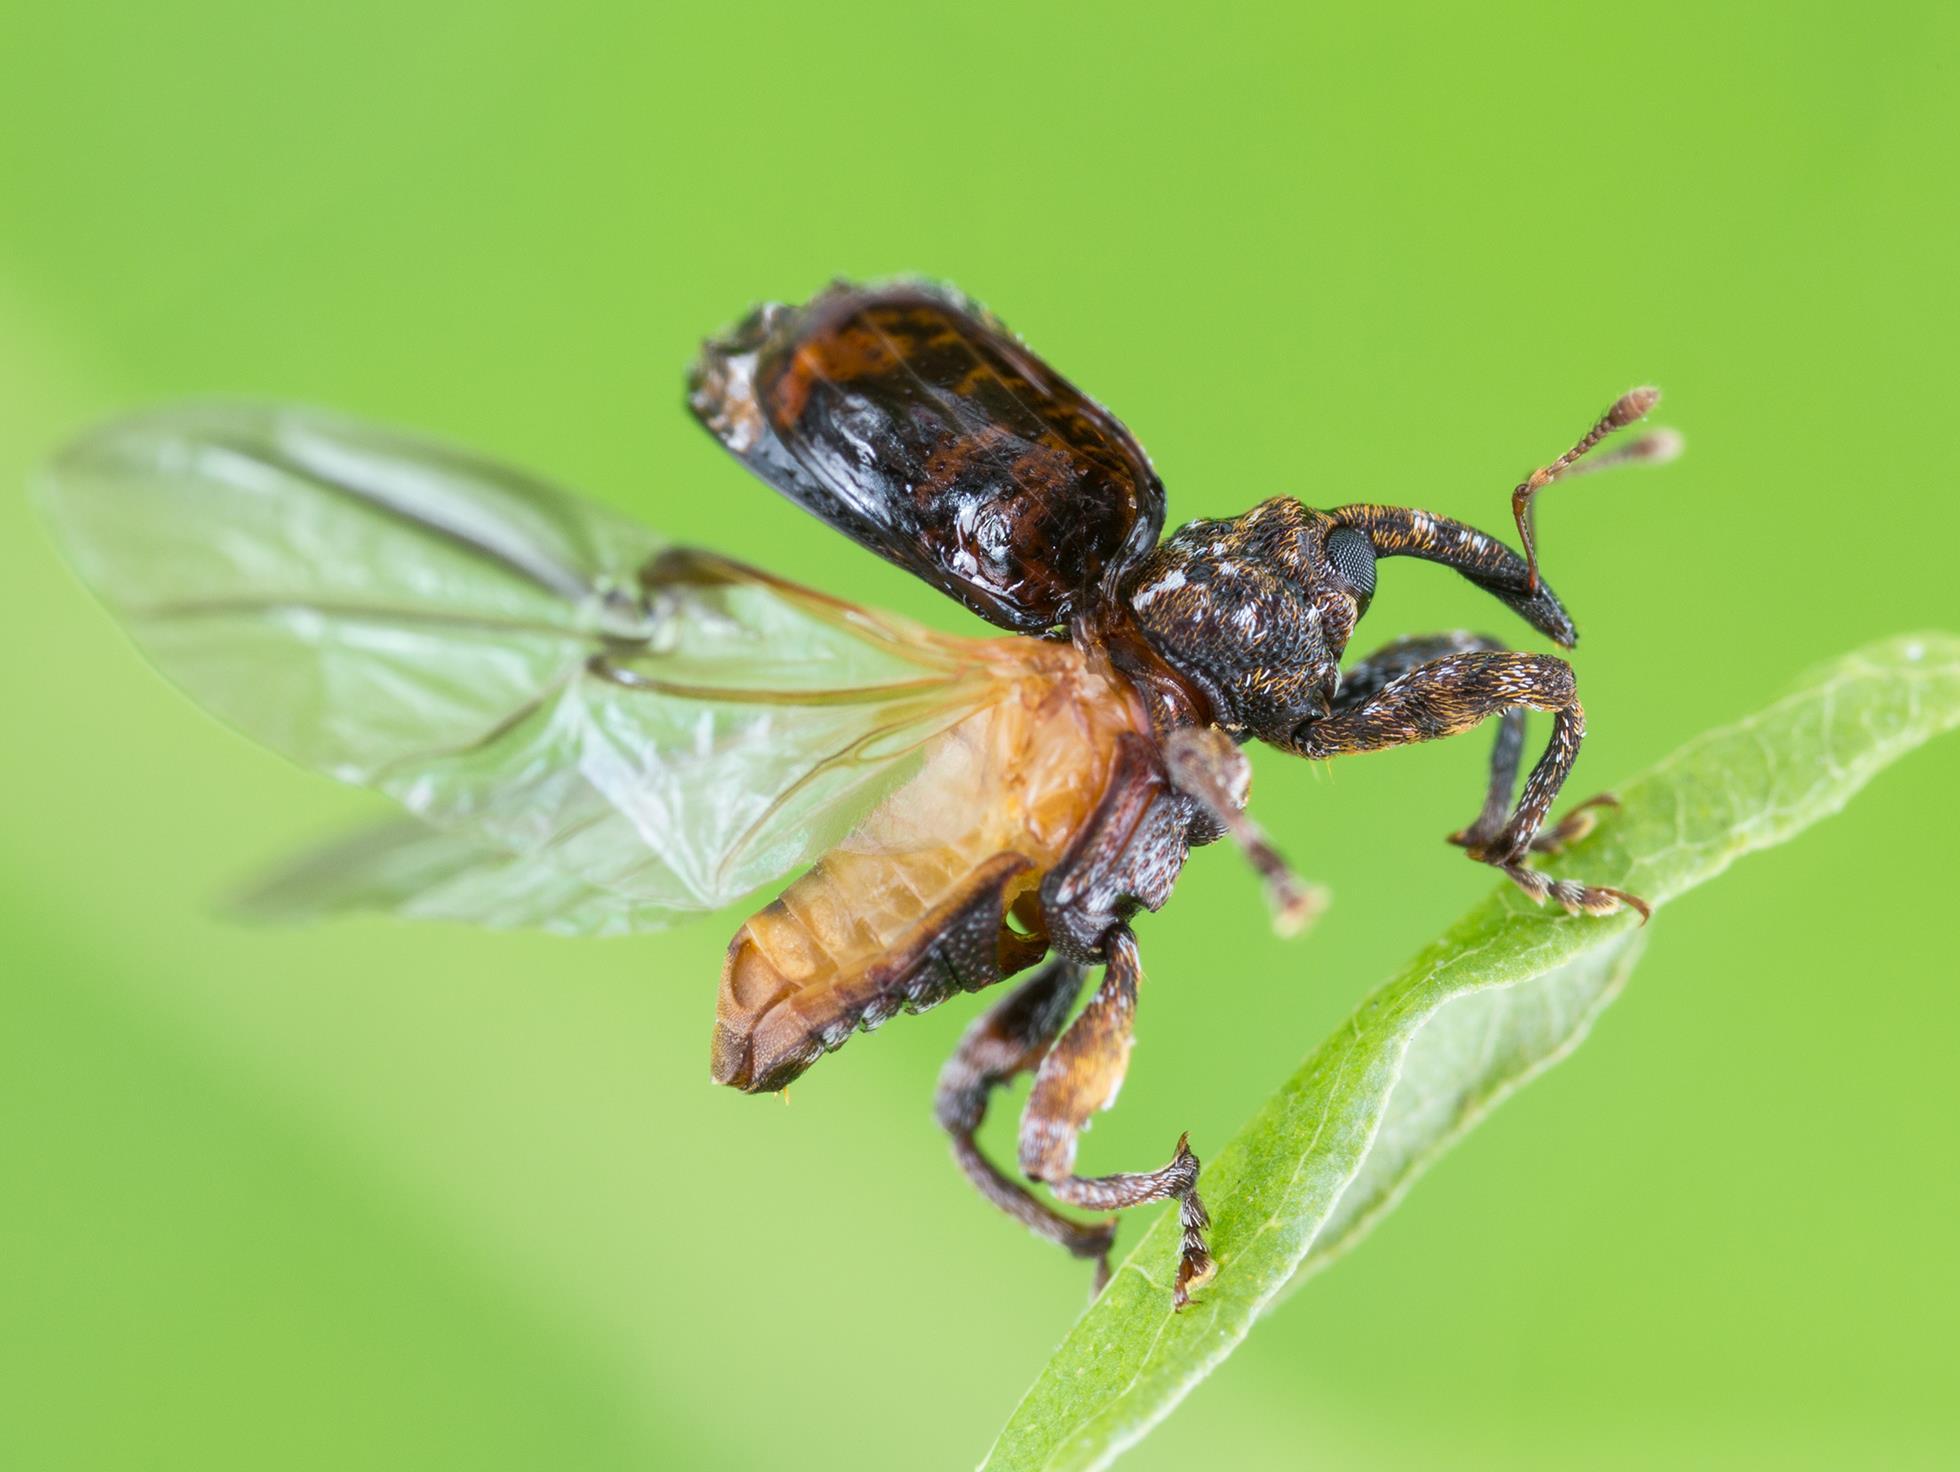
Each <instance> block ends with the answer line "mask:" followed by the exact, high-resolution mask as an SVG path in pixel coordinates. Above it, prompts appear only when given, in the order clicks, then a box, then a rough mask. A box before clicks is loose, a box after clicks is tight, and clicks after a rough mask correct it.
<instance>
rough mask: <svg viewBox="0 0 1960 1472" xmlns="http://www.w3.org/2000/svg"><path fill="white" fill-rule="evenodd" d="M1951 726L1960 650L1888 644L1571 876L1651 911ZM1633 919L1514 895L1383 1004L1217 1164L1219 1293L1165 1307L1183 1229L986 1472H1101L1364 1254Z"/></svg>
mask: <svg viewBox="0 0 1960 1472" xmlns="http://www.w3.org/2000/svg"><path fill="white" fill-rule="evenodd" d="M1956 723H1960V638H1955V637H1954V636H1952V635H1947V634H1922V635H1913V636H1909V637H1903V638H1898V639H1893V640H1889V641H1887V642H1885V643H1882V644H1878V645H1874V646H1872V647H1869V648H1867V649H1863V650H1860V651H1858V652H1857V653H1855V654H1851V655H1848V656H1846V657H1845V658H1843V659H1841V660H1839V661H1837V662H1836V663H1834V664H1831V665H1829V666H1827V667H1825V668H1823V669H1821V670H1819V671H1818V672H1816V673H1815V674H1814V675H1813V676H1811V677H1810V678H1809V679H1808V680H1806V681H1805V682H1804V684H1803V685H1802V686H1801V688H1799V689H1798V690H1797V691H1796V692H1795V693H1794V694H1792V695H1790V696H1788V697H1786V698H1785V699H1783V700H1781V701H1779V702H1777V703H1776V704H1775V705H1772V706H1770V707H1769V708H1768V709H1767V710H1765V711H1763V712H1761V713H1760V714H1758V715H1756V716H1753V717H1751V718H1749V719H1748V720H1745V721H1742V722H1739V723H1738V724H1736V725H1733V726H1729V727H1725V728H1724V729H1721V730H1718V731H1713V732H1710V733H1708V734H1707V735H1705V736H1702V737H1700V738H1699V739H1697V740H1695V741H1692V742H1690V743H1689V744H1688V745H1687V746H1685V747H1683V748H1681V750H1679V751H1677V752H1676V753H1674V755H1672V756H1670V757H1669V758H1667V759H1666V760H1665V761H1663V762H1661V763H1660V764H1659V765H1658V766H1656V767H1654V768H1653V769H1652V770H1650V771H1648V772H1647V773H1645V774H1644V775H1642V776H1640V777H1638V778H1636V779H1635V780H1633V781H1632V782H1629V783H1627V784H1625V785H1624V786H1623V787H1621V788H1620V790H1619V792H1620V798H1621V801H1622V807H1621V808H1620V810H1619V812H1618V813H1617V814H1609V815H1608V816H1607V818H1606V819H1605V821H1603V822H1602V823H1601V825H1600V828H1599V830H1598V831H1597V832H1596V833H1595V834H1594V835H1593V837H1592V838H1590V839H1589V840H1588V841H1587V842H1586V843H1584V844H1583V845H1581V846H1580V849H1579V855H1580V857H1579V858H1578V860H1577V862H1576V863H1574V865H1573V871H1574V872H1575V873H1579V874H1583V875H1584V877H1585V878H1586V879H1588V880H1589V881H1591V882H1593V883H1597V884H1610V885H1613V886H1616V887H1619V888H1624V889H1628V890H1631V891H1632V892H1634V893H1635V894H1639V895H1642V896H1644V897H1645V898H1646V899H1648V900H1649V901H1651V902H1652V903H1653V904H1654V905H1655V906H1656V907H1657V908H1658V907H1660V906H1662V905H1665V904H1666V903H1667V902H1669V901H1670V900H1672V899H1674V898H1675V897H1677V896H1679V895H1681V894H1683V893H1685V892H1686V891H1688V890H1690V889H1692V888H1694V887H1695V886H1696V885H1698V884H1701V883H1702V882H1704V881H1705V880H1708V879H1711V878H1713V877H1714V876H1715V875H1717V874H1719V873H1721V872H1722V871H1723V870H1724V869H1726V868H1727V867H1728V866H1729V865H1730V864H1731V863H1733V862H1734V861H1735V860H1736V859H1737V858H1739V857H1741V856H1742V855H1743V854H1746V853H1750V852H1753V851H1754V850H1756V849H1760V848H1767V847H1769V846H1770V845H1771V844H1776V843H1781V842H1783V841H1784V840H1785V839H1788V838H1790V837H1792V836H1794V835H1795V834H1797V833H1798V832H1800V831H1802V830H1803V829H1804V828H1807V827H1809V826H1810V825H1811V824H1812V823H1814V822H1816V821H1817V820H1818V819H1820V818H1824V817H1828V816H1829V815H1830V814H1832V813H1835V812H1837V811H1838V810H1839V809H1840V808H1842V807H1843V806H1844V805H1845V803H1846V802H1847V801H1849V800H1850V798H1851V796H1852V794H1853V793H1855V792H1857V791H1858V789H1859V788H1860V787H1862V786H1864V784H1865V783H1866V782H1867V781H1869V780H1870V779H1871V777H1872V776H1873V774H1875V773H1876V772H1878V771H1879V770H1880V769H1881V768H1883V767H1885V766H1886V765H1888V764H1889V763H1891V762H1892V761H1894V760H1896V759H1897V758H1898V757H1900V756H1902V755H1904V754H1905V753H1906V752H1908V751H1910V750H1912V749H1913V748H1914V747H1916V746H1919V745H1920V744H1922V743H1923V742H1925V741H1928V740H1930V739H1931V738H1932V737H1934V736H1936V735H1939V734H1941V733H1942V732H1945V731H1947V730H1949V729H1951V728H1952V727H1953V726H1954V725H1955V724H1956ZM1640 942H1641V932H1640V931H1639V929H1638V928H1637V920H1636V919H1635V918H1634V917H1633V916H1630V915H1620V916H1615V917H1613V918H1610V919H1606V920H1594V919H1588V918H1584V917H1578V918H1575V917H1571V916H1567V915H1563V914H1558V913H1548V912H1546V911H1544V910H1539V909H1535V908H1533V907H1532V906H1531V905H1530V904H1529V903H1528V902H1526V901H1525V900H1524V899H1523V897H1522V896H1521V895H1519V894H1517V893H1516V892H1515V891H1514V890H1512V889H1510V888H1509V887H1508V886H1507V887H1506V888H1505V889H1504V890H1502V891H1500V892H1498V893H1497V894H1494V895H1493V896H1491V898H1489V899H1488V900H1486V901H1485V902H1483V903H1482V904H1480V905H1478V906H1477V907H1476V908H1475V909H1473V910H1472V911H1471V912H1470V913H1469V914H1467V915H1465V916H1464V917H1463V918H1462V919H1461V920H1459V921H1457V923H1456V924H1454V925H1453V926H1451V927H1450V928H1449V930H1448V931H1446V932H1445V933H1444V934H1443V936H1442V937H1441V938H1440V939H1438V940H1437V941H1435V942H1434V943H1433V944H1431V945H1430V946H1429V947H1427V948H1426V949H1425V950H1424V951H1423V952H1422V953H1421V954H1420V955H1419V956H1417V957H1416V959H1415V960H1414V962H1413V963H1411V964H1410V966H1409V967H1408V969H1407V970H1405V971H1403V972H1402V973H1401V974H1400V975H1399V976H1397V977H1395V978H1394V979H1393V980H1391V981H1390V982H1388V983H1387V984H1386V985H1385V986H1383V987H1381V988H1380V989H1378V990H1377V991H1376V992H1374V993H1373V994H1372V995H1371V996H1369V997H1368V998H1367V999H1366V1000H1365V1001H1363V1002H1362V1004H1361V1005H1360V1007H1359V1008H1357V1009H1356V1010H1355V1012H1354V1013H1353V1015H1352V1016H1351V1017H1350V1018H1349V1019H1348V1020H1347V1022H1346V1023H1344V1024H1343V1025H1342V1026H1341V1027H1340V1028H1338V1029H1337V1030H1336V1031H1335V1033H1334V1035H1333V1036H1332V1037H1331V1038H1329V1039H1328V1040H1327V1041H1326V1042H1325V1043H1323V1044H1322V1045H1321V1046H1320V1047H1319V1048H1318V1049H1317V1050H1316V1051H1315V1052H1314V1053H1313V1054H1312V1056H1310V1057H1309V1058H1308V1059H1307V1060H1306V1062H1305V1063H1304V1064H1302V1065H1301V1067H1300V1069H1299V1071H1298V1072H1296V1073H1295V1074H1294V1075H1293V1076H1292V1077H1291V1078H1290V1079H1288V1080H1287V1081H1286V1083H1285V1084H1284V1085H1282V1086H1281V1088H1280V1089H1279V1091H1278V1092H1277V1093H1276V1094H1274V1095H1273V1097H1272V1098H1271V1099H1269V1100H1268V1101H1267V1102H1266V1104H1265V1105H1264V1106H1263V1107H1262V1108H1261V1109H1260V1111H1259V1112H1258V1114H1257V1115H1255V1116H1254V1118H1253V1119H1252V1121H1251V1123H1250V1124H1248V1125H1247V1126H1246V1127H1245V1129H1243V1130H1242V1131H1240V1133H1239V1135H1238V1136H1237V1138H1235V1139H1234V1140H1232V1141H1231V1143H1229V1144H1228V1145H1227V1146H1226V1147H1225V1148H1224V1149H1222V1150H1221V1151H1219V1152H1218V1154H1217V1156H1216V1157H1215V1158H1214V1159H1211V1160H1208V1161H1207V1162H1206V1165H1205V1173H1204V1188H1205V1201H1206V1204H1207V1206H1209V1208H1210V1209H1211V1213H1212V1218H1213V1222H1214V1228H1213V1233H1212V1251H1213V1254H1214V1255H1215V1256H1216V1258H1217V1260H1218V1275H1217V1277H1216V1278H1214V1279H1213V1280H1212V1282H1211V1283H1210V1284H1209V1285H1208V1286H1207V1287H1206V1288H1205V1289H1204V1290H1203V1292H1202V1294H1201V1296H1200V1297H1199V1298H1198V1300H1197V1301H1196V1302H1194V1303H1193V1304H1192V1306H1191V1307H1190V1308H1188V1309H1186V1310H1185V1311H1184V1312H1183V1313H1181V1314H1173V1313H1172V1312H1171V1307H1170V1303H1171V1279H1172V1274H1173V1271H1174V1268H1175V1265H1176V1260H1177V1250H1178V1226H1177V1220H1176V1215H1175V1213H1167V1214H1166V1215H1164V1216H1163V1217H1161V1218H1160V1219H1159V1220H1158V1221H1157V1222H1156V1224H1155V1225H1154V1226H1153V1227H1152V1229H1151V1230H1150V1231H1149V1232H1148V1233H1146V1234H1145V1235H1144V1237H1143V1239H1142V1240H1141V1241H1140V1242H1139V1243H1138V1244H1137V1247H1136V1250H1135V1251H1134V1252H1132V1253H1131V1255H1130V1256H1129V1258H1128V1259H1127V1260H1126V1261H1125V1262H1124V1263H1123V1265H1122V1266H1121V1267H1120V1268H1119V1269H1118V1270H1117V1272H1116V1275H1115V1277H1114V1278H1113V1279H1112V1280H1111V1282H1110V1284H1109V1287H1108V1288H1107V1289H1106V1290H1105V1291H1104V1292H1103V1294H1102V1296H1101V1297H1100V1298H1098V1299H1097V1300H1096V1302H1095V1303H1094V1304H1092V1305H1091V1306H1090V1307H1089V1309H1088V1310H1087V1311H1086V1312H1085V1313H1084V1314H1083V1316H1082V1317H1081V1319H1079V1320H1078V1321H1077V1322H1076V1324H1075V1326H1074V1328H1073V1329H1072V1330H1071V1331H1070V1332H1069V1334H1068V1337H1067V1338H1066V1339H1064V1340H1063V1341H1062V1344H1061V1346H1060V1348H1059V1349H1058V1350H1057V1351H1056V1353H1055V1356H1054V1358H1053V1359H1051V1360H1050V1361H1049V1363H1048V1365H1047V1367H1046V1368H1045V1369H1043V1371H1042V1372H1041V1374H1040V1376H1039V1378H1037V1379H1036V1381H1035V1383H1034V1385H1033V1386H1032V1387H1031V1388H1030V1389H1029V1391H1028V1393H1027V1395H1026V1396H1025V1397H1024V1398H1023V1399H1022V1401H1021V1403H1020V1405H1019V1406H1017V1407H1016V1408H1015V1410H1014V1413H1013V1415H1012V1417H1011V1418H1010V1419H1009V1420H1008V1423H1007V1425H1006V1427H1005V1428H1004V1429H1003V1430H1002V1432H1001V1434H1000V1437H999V1440H997V1441H996V1442H995V1444H994V1447H993V1450H992V1451H991V1452H990V1453H989V1454H988V1457H987V1460H986V1462H985V1464H984V1467H985V1468H986V1469H990V1472H1009V1469H1035V1468H1041V1469H1047V1472H1061V1469H1085V1468H1095V1467H1105V1466H1107V1465H1109V1463H1110V1462H1111V1461H1113V1460H1114V1459H1115V1458H1116V1457H1117V1456H1118V1455H1119V1454H1120V1453H1121V1452H1122V1451H1123V1450H1124V1449H1125V1448H1126V1447H1129V1446H1131V1445H1133V1444H1134V1443H1135V1442H1137V1441H1138V1440H1139V1439H1140V1438H1142V1437H1143V1436H1144V1435H1146V1434H1147V1433H1148V1432H1149V1431H1150V1429H1151V1427H1153V1426H1155V1425H1156V1424H1157V1423H1158V1422H1159V1421H1161V1420H1162V1419H1163V1418H1164V1417H1165V1416H1167V1415H1169V1414H1170V1412H1171V1411H1172V1410H1173V1409H1174V1408H1175V1407H1176V1406H1177V1404H1178V1402H1179V1401H1181V1400H1182V1399H1183V1398H1184V1396H1185V1395H1186V1394H1188V1393H1189V1392H1190V1390H1191V1388H1192V1387H1193V1386H1194V1385H1196V1384H1197V1383H1198V1382H1199V1381H1200V1380H1202V1379H1203V1378H1204V1377H1205V1376H1206V1375H1208V1374H1209V1373H1210V1372H1211V1371H1212V1370H1213V1369H1215V1368H1216V1367H1217V1366H1218V1365H1219V1364H1220V1363H1221V1362H1222V1361H1223V1360H1224V1359H1225V1357H1226V1356H1227V1355H1229V1354H1231V1352H1232V1351H1233V1350H1234V1349H1235V1348H1237V1346H1238V1345H1239V1343H1240V1342H1241V1341H1242V1340H1243V1339H1244V1338H1245V1336H1246V1334H1247V1333H1248V1332H1249V1331H1250V1330H1251V1328H1252V1325H1253V1323H1254V1321H1255V1320H1256V1319H1257V1318H1258V1317H1259V1315H1260V1314H1261V1313H1262V1312H1264V1311H1265V1310H1266V1309H1267V1308H1268V1307H1269V1306H1270V1305H1271V1304H1273V1302H1274V1301H1275V1300H1276V1299H1277V1298H1278V1297H1280V1296H1281V1295H1282V1294H1283V1293H1284V1292H1285V1291H1286V1290H1287V1289H1288V1287H1289V1285H1290V1284H1295V1283H1297V1282H1298V1280H1299V1279H1300V1278H1302V1277H1304V1276H1305V1275H1306V1274H1308V1273H1311V1272H1312V1271H1313V1270H1315V1269H1317V1268H1319V1267H1321V1266H1323V1265H1324V1264H1326V1263H1327V1262H1329V1261H1331V1260H1332V1259H1333V1258H1334V1257H1336V1256H1337V1255H1339V1254H1340V1253H1341V1252H1342V1251H1344V1250H1346V1249H1347V1248H1348V1247H1350V1246H1352V1245H1353V1244H1354V1243H1355V1242H1356V1241H1358V1240H1359V1239H1360V1238H1361V1237H1362V1236H1363V1235H1364V1234H1365V1233H1366V1231H1367V1230H1368V1228H1369V1227H1370V1226H1372V1225H1373V1224H1374V1222H1376V1221H1378V1220H1379V1219H1380V1218H1381V1217H1382V1216H1383V1215H1385V1214H1386V1213H1387V1212H1388V1211H1389V1210H1391V1209H1392V1208H1393V1207H1394V1206H1395V1205H1396V1204H1397V1202H1398V1201H1399V1199H1400V1198H1401V1196H1402V1194H1403V1193H1404V1192H1405V1191H1406V1189H1407V1188H1408V1186H1409V1184H1410V1183H1411V1181H1413V1180H1414V1178H1415V1177H1416V1176H1417V1175H1418V1174H1420V1172H1421V1171H1422V1170H1423V1168H1424V1167H1425V1166H1426V1165H1428V1164H1429V1162H1431V1161H1432V1160H1434V1159H1436V1158H1437V1157H1438V1156H1439V1155H1441V1154H1442V1152H1443V1151H1445V1150H1447V1149H1448V1148H1449V1147H1450V1145H1451V1144H1453V1143H1454V1142H1455V1140H1456V1139H1457V1138H1459V1137H1460V1136H1461V1135H1462V1134H1463V1133H1464V1132H1465V1131H1466V1130H1468V1129H1469V1128H1470V1127H1471V1126H1472V1125H1474V1124H1475V1123H1476V1122H1477V1121H1478V1120H1479V1119H1480V1118H1481V1117H1482V1116H1483V1114H1484V1113H1485V1112H1487V1111H1488V1110H1489V1109H1490V1107H1491V1106H1492V1105H1494V1104H1495V1103H1497V1102H1498V1100H1500V1099H1501V1098H1503V1096H1504V1095H1505V1094H1506V1093H1508V1092H1509V1091H1510V1090H1511V1089H1513V1088H1516V1087H1517V1086H1518V1085H1520V1084H1522V1083H1524V1082H1526V1081H1527V1080H1529V1079H1530V1078H1531V1077H1532V1076H1533V1075H1534V1074H1536V1073H1538V1072H1540V1071H1542V1070H1543V1069H1545V1068H1547V1067H1549V1066H1550V1065H1551V1064H1552V1063H1555V1062H1557V1061H1558V1060H1559V1059H1560V1058H1561V1057H1563V1056H1564V1055H1565V1054H1566V1053H1567V1052H1569V1051H1570V1050H1571V1049H1572V1048H1573V1047H1574V1046H1575V1045H1576V1044H1577V1043H1578V1042H1579V1041H1580V1040H1581V1039H1582V1038H1583V1037H1584V1036H1585V1033H1586V1030H1587V1028H1588V1027H1589V1026H1590V1024H1591V1022H1592V1020H1593V1018H1595V1017H1596V1016H1597V1015H1598V1014H1599V1012H1600V1011H1601V1010H1602V1009H1603V1008H1604V1007H1606V1005H1607V1004H1608V1003H1610V1002H1611V1001H1612V999H1613V996H1614V994H1615V993H1616V992H1617V991H1618V989H1619V987H1620V986H1621V984H1622V983H1623V982H1624V981H1625V978H1626V976H1627V973H1628V972H1629V971H1630V970H1631V968H1632V966H1633V964H1634V962H1635V960H1636V959H1637V957H1638V954H1639V949H1640Z"/></svg>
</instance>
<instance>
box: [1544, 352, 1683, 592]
mask: <svg viewBox="0 0 1960 1472" xmlns="http://www.w3.org/2000/svg"><path fill="white" fill-rule="evenodd" d="M1660 401H1661V391H1660V390H1659V389H1657V388H1652V387H1643V388H1634V389H1628V390H1627V391H1626V392H1625V393H1623V394H1621V395H1620V396H1619V398H1617V399H1615V400H1614V401H1613V407H1612V408H1610V409H1608V410H1607V411H1606V412H1605V413H1604V414H1602V415H1600V417H1599V422H1598V423H1596V424H1594V425H1593V427H1592V428H1591V429H1589V430H1587V431H1586V432H1585V434H1584V435H1582V436H1581V437H1580V439H1579V442H1578V443H1577V444H1576V445H1574V446H1573V447H1572V448H1571V449H1569V450H1567V451H1566V452H1565V453H1564V454H1563V455H1561V456H1559V457H1558V459H1556V460H1554V461H1553V462H1552V463H1551V464H1550V465H1545V466H1541V467H1540V468H1539V469H1537V470H1534V471H1532V472H1531V474H1530V475H1528V476H1526V477H1525V479H1524V480H1522V481H1520V482H1519V483H1518V488H1517V489H1516V490H1514V491H1512V492H1511V515H1512V516H1514V517H1515V518H1517V523H1518V539H1519V540H1520V541H1522V542H1523V543H1524V560H1525V587H1526V588H1527V589H1528V590H1529V591H1532V592H1536V591H1537V588H1538V548H1537V544H1536V543H1535V542H1534V540H1533V538H1532V527H1531V501H1532V497H1534V496H1536V495H1537V494H1538V493H1539V492H1540V491H1542V490H1544V489H1545V487H1546V486H1548V485H1550V484H1551V483H1552V482H1553V481H1555V480H1557V479H1559V477H1561V476H1563V475H1567V474H1572V475H1579V474H1585V473H1587V472H1589V471H1594V470H1609V469H1611V468H1612V467H1613V466H1615V465H1631V464H1634V463H1635V462H1638V461H1644V462H1647V463H1649V464H1654V465H1663V464H1665V463H1666V462H1668V461H1669V460H1672V459H1673V458H1674V457H1675V456H1676V455H1678V454H1680V453H1681V436H1680V435H1678V434H1676V433H1675V432H1674V431H1673V430H1671V429H1657V430H1652V431H1649V432H1648V433H1646V434H1643V435H1641V436H1640V437H1639V438H1638V439H1635V440H1630V441H1628V442H1627V443H1626V444H1624V445H1622V446H1620V447H1619V448H1618V449H1617V450H1614V451H1613V452H1612V453H1611V454H1609V455H1601V456H1599V457H1598V458H1597V459H1595V460H1590V461H1587V462H1586V463H1585V464H1583V465H1580V464H1578V463H1577V462H1578V461H1579V460H1580V459H1581V458H1582V457H1584V455H1585V454H1586V452H1587V451H1589V450H1591V449H1592V447H1593V446H1594V445H1596V444H1598V443H1599V442H1600V441H1601V440H1603V439H1605V438H1606V436H1608V435H1609V434H1612V433H1613V432H1614V431H1615V430H1618V429H1625V428H1626V427H1627V426H1628V425H1630V424H1633V423H1635V422H1636V421H1638V420H1641V419H1644V418H1645V417H1646V416H1647V411H1648V410H1650V409H1652V408H1653V407H1654V405H1656V404H1658V403H1659V402H1660Z"/></svg>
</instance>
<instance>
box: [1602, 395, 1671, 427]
mask: <svg viewBox="0 0 1960 1472" xmlns="http://www.w3.org/2000/svg"><path fill="white" fill-rule="evenodd" d="M1660 401H1661V391H1660V390H1659V389H1657V388H1654V387H1652V386H1647V387H1643V388H1636V389H1629V390H1628V391H1627V392H1626V393H1624V394H1621V395H1620V397H1619V399H1618V401H1616V402H1615V403H1614V405H1613V407H1612V408H1610V409H1608V410H1607V411H1606V421H1607V423H1608V424H1609V425H1611V426H1612V427H1613V428H1614V429H1623V428H1625V427H1626V426H1627V425H1629V424H1631V423H1633V422H1634V420H1636V419H1640V418H1644V417H1645V416H1646V413H1647V411H1648V410H1649V409H1651V408H1653V407H1654V405H1656V404H1658V403H1659V402H1660Z"/></svg>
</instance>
